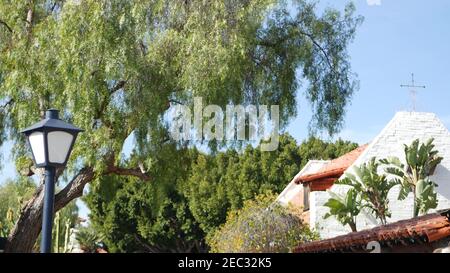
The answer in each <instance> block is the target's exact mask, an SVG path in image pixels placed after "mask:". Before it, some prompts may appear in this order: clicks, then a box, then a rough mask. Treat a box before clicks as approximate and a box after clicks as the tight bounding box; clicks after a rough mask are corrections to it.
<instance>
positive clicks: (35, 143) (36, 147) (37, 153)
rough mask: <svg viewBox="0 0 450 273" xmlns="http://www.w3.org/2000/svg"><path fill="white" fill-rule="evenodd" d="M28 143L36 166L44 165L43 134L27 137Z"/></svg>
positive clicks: (38, 133) (33, 134) (36, 133)
mask: <svg viewBox="0 0 450 273" xmlns="http://www.w3.org/2000/svg"><path fill="white" fill-rule="evenodd" d="M28 141H29V142H30V146H31V150H32V151H33V156H34V160H35V161H36V164H42V163H45V147H44V134H43V133H42V132H34V133H32V134H30V135H29V136H28Z"/></svg>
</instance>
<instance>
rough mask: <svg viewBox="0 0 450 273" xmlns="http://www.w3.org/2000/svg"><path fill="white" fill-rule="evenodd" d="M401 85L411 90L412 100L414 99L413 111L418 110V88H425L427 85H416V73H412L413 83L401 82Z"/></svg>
mask: <svg viewBox="0 0 450 273" xmlns="http://www.w3.org/2000/svg"><path fill="white" fill-rule="evenodd" d="M400 87H403V88H409V92H410V94H411V100H412V108H413V112H415V111H416V96H417V91H416V88H425V85H416V83H415V82H414V73H411V84H401V85H400Z"/></svg>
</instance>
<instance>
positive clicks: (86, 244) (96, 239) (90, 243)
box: [75, 227, 102, 253]
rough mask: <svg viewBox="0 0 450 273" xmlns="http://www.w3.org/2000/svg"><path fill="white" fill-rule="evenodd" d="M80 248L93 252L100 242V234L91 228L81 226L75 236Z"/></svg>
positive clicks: (86, 251)
mask: <svg viewBox="0 0 450 273" xmlns="http://www.w3.org/2000/svg"><path fill="white" fill-rule="evenodd" d="M75 238H76V240H77V242H78V244H79V245H80V248H81V250H83V251H84V252H85V253H95V252H96V250H97V248H98V247H99V245H100V243H101V239H102V238H101V236H100V235H99V234H98V233H97V232H95V231H94V230H93V229H92V228H89V227H82V228H80V229H79V230H78V232H77V234H76V236H75Z"/></svg>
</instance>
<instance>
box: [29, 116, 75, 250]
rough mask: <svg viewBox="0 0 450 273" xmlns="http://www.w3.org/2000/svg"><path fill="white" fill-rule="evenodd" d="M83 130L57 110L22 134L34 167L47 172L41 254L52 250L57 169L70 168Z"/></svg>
mask: <svg viewBox="0 0 450 273" xmlns="http://www.w3.org/2000/svg"><path fill="white" fill-rule="evenodd" d="M82 131H83V130H81V129H80V128H77V127H75V126H74V125H72V124H69V123H67V122H64V121H62V120H60V119H59V117H58V110H55V109H50V110H48V111H47V112H46V113H45V119H43V120H41V121H40V122H38V123H36V124H34V125H32V126H31V127H28V128H27V129H25V130H23V131H22V133H23V134H25V136H26V138H27V142H28V145H29V146H30V147H31V152H32V155H33V161H34V164H35V165H36V167H37V168H44V169H45V179H44V183H45V184H44V186H45V192H44V209H43V212H42V237H41V238H42V239H41V253H49V252H50V251H51V243H52V224H53V203H54V197H55V172H56V168H64V167H65V166H66V163H67V160H68V159H69V156H70V152H71V151H72V147H73V144H74V143H75V139H76V138H77V135H78V133H80V132H82Z"/></svg>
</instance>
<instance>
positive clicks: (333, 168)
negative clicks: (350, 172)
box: [295, 144, 368, 184]
mask: <svg viewBox="0 0 450 273" xmlns="http://www.w3.org/2000/svg"><path fill="white" fill-rule="evenodd" d="M367 146H368V144H365V145H362V146H360V147H358V148H356V149H354V150H353V151H351V152H349V153H346V154H345V155H343V156H341V157H338V158H336V159H333V160H331V161H330V163H328V164H327V165H325V166H323V167H322V168H320V169H319V170H318V171H317V172H316V173H312V174H308V175H303V176H300V177H298V178H297V179H296V180H295V183H297V184H300V183H305V182H315V181H320V180H323V179H326V178H339V177H340V176H341V175H342V174H343V173H344V172H345V171H346V170H347V169H348V168H349V167H350V166H351V165H352V164H353V162H355V161H356V159H357V158H358V157H359V156H360V155H361V153H362V152H363V151H364V150H365V149H366V148H367Z"/></svg>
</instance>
